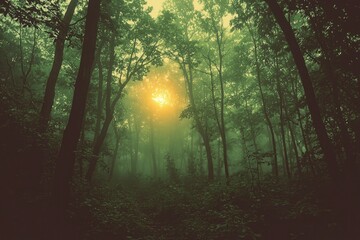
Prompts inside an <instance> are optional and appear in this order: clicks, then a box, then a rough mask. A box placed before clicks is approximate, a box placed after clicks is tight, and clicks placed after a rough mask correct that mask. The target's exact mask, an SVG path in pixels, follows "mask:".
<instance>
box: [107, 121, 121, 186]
mask: <svg viewBox="0 0 360 240" xmlns="http://www.w3.org/2000/svg"><path fill="white" fill-rule="evenodd" d="M113 126H114V133H115V138H116V139H115V149H114V153H113V157H112V159H111V165H110V173H109V181H111V180H112V178H113V175H114V169H115V166H116V162H117V161H118V152H119V145H120V138H121V135H120V132H119V130H118V129H117V128H116V125H115V124H113Z"/></svg>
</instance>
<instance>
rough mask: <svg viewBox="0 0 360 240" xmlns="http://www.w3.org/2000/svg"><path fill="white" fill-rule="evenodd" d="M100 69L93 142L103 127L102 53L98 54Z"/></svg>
mask: <svg viewBox="0 0 360 240" xmlns="http://www.w3.org/2000/svg"><path fill="white" fill-rule="evenodd" d="M97 62H98V70H99V77H98V78H99V79H98V94H97V109H96V123H95V130H94V139H93V142H95V141H96V139H97V138H98V137H99V133H100V127H101V118H102V111H103V82H104V76H103V66H102V63H101V58H100V54H99V55H98V59H97Z"/></svg>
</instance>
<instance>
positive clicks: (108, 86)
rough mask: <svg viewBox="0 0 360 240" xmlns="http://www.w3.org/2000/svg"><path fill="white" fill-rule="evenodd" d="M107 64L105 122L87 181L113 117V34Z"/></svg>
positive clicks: (94, 147)
mask: <svg viewBox="0 0 360 240" xmlns="http://www.w3.org/2000/svg"><path fill="white" fill-rule="evenodd" d="M109 54H110V58H109V62H108V72H107V77H106V111H105V120H104V123H103V125H102V127H101V131H100V134H99V136H98V137H97V138H96V140H95V142H94V145H93V150H92V157H91V159H90V164H89V169H88V171H87V173H86V179H87V180H88V181H91V179H92V177H93V175H94V172H95V169H96V164H97V162H98V159H99V154H100V151H101V147H102V145H103V144H104V141H105V138H106V135H107V132H108V130H109V127H110V124H111V122H112V120H113V117H114V108H113V107H112V106H111V82H112V71H113V67H114V61H115V33H113V34H112V36H111V39H110V45H109Z"/></svg>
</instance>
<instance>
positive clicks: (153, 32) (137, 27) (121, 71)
mask: <svg viewBox="0 0 360 240" xmlns="http://www.w3.org/2000/svg"><path fill="white" fill-rule="evenodd" d="M142 4H143V3H139V2H134V5H128V6H126V5H123V6H122V7H123V8H122V9H121V10H122V11H124V13H125V10H128V11H130V12H127V13H126V14H123V15H125V17H124V16H123V17H120V15H121V14H120V12H116V13H115V18H114V19H115V21H119V22H120V23H116V22H114V23H113V24H112V25H113V26H122V27H123V29H119V30H117V29H111V39H110V43H109V54H110V55H109V61H108V66H107V70H108V72H107V78H106V92H105V120H104V122H103V124H102V126H101V130H100V134H99V135H98V137H97V138H96V139H95V141H94V143H93V150H92V155H93V157H92V158H91V159H90V164H89V169H88V171H87V173H86V179H87V180H88V181H91V179H92V177H93V174H94V172H95V169H96V164H97V161H98V158H99V154H100V151H101V147H102V146H103V143H104V141H105V138H106V135H107V132H108V129H109V126H110V124H111V122H112V120H113V118H114V111H115V107H116V105H117V103H118V102H119V100H120V98H121V97H122V95H123V91H124V89H125V87H126V86H127V84H128V83H129V82H130V81H131V80H141V79H142V78H143V76H144V75H145V74H146V73H147V72H148V71H149V67H150V66H151V65H160V64H161V58H160V52H159V51H158V45H159V39H158V38H157V36H158V31H157V26H156V23H155V21H154V20H153V19H152V18H151V17H150V15H149V13H148V10H143V9H142V7H143V6H142ZM110 6H111V5H110ZM115 6H117V5H115ZM130 20H131V21H130ZM129 22H133V23H132V24H131V23H129ZM112 28H113V27H112ZM116 39H118V40H120V39H121V43H122V44H121V45H120V47H121V48H122V49H121V51H120V54H119V55H118V57H119V58H118V59H116V58H115V57H116V56H115V53H116V46H117V45H116ZM118 42H120V41H118ZM116 63H117V64H116ZM115 67H116V68H117V69H116V72H117V75H118V79H117V81H116V83H115V84H114V83H113V80H114V76H113V75H114V73H113V71H114V68H115ZM112 85H115V86H116V91H115V93H113V92H114V91H113V86H112Z"/></svg>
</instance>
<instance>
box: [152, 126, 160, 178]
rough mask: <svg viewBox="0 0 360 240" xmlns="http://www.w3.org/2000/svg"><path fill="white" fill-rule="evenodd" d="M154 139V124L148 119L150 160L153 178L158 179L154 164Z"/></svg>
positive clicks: (156, 168) (155, 164)
mask: <svg viewBox="0 0 360 240" xmlns="http://www.w3.org/2000/svg"><path fill="white" fill-rule="evenodd" d="M154 137H155V136H154V122H153V119H150V151H151V159H152V166H153V174H154V178H157V177H158V167H157V163H156V153H155V139H154Z"/></svg>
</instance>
